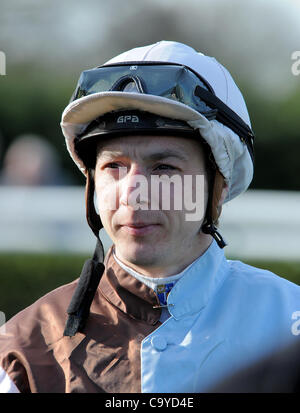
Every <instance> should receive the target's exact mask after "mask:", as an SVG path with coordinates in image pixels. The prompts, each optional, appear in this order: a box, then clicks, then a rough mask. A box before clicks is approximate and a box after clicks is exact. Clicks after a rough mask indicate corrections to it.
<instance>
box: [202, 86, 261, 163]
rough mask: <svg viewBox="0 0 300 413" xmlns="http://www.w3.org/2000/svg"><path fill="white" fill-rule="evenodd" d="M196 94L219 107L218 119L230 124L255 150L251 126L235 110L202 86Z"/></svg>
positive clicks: (251, 148) (215, 107)
mask: <svg viewBox="0 0 300 413" xmlns="http://www.w3.org/2000/svg"><path fill="white" fill-rule="evenodd" d="M194 93H195V96H198V97H199V98H200V99H202V100H204V102H205V103H207V104H208V105H209V106H210V107H212V108H213V109H217V111H218V112H217V115H216V119H217V120H220V122H221V123H223V124H224V125H226V126H228V127H229V128H230V129H232V130H233V131H234V132H236V133H237V135H238V136H239V137H240V138H241V139H242V140H244V141H245V143H247V146H248V149H250V150H249V152H250V154H251V152H253V139H254V135H253V132H252V130H251V129H250V127H249V126H248V125H247V124H246V123H245V122H244V121H243V119H241V118H240V117H239V116H238V115H237V114H236V113H235V112H234V111H233V110H231V109H230V108H229V107H228V106H227V105H225V103H223V102H222V101H221V100H220V99H219V98H218V97H217V96H215V95H213V94H211V93H210V92H208V91H207V90H205V89H203V88H202V87H200V86H197V87H196V89H195V92H194ZM251 156H252V155H251Z"/></svg>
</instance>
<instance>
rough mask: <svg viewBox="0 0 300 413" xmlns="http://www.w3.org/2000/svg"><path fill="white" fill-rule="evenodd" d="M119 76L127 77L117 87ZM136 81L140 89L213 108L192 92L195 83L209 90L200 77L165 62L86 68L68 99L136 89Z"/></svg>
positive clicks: (197, 107)
mask: <svg viewBox="0 0 300 413" xmlns="http://www.w3.org/2000/svg"><path fill="white" fill-rule="evenodd" d="M130 78H133V79H134V80H131V81H130ZM122 79H124V80H126V79H129V81H127V82H124V84H123V88H122V89H120V88H119V87H120V81H121V84H122ZM137 82H139V84H140V87H141V89H142V91H143V92H144V93H147V94H150V95H155V96H161V97H165V98H168V99H172V100H176V101H177V102H181V103H184V104H185V105H188V106H190V107H191V108H193V109H195V110H197V111H198V112H201V113H204V114H205V113H207V114H209V113H210V112H214V111H212V109H211V108H210V107H209V106H207V105H206V104H205V102H203V101H202V100H201V99H199V98H198V97H197V96H195V94H194V91H195V90H196V87H197V86H201V87H202V88H204V89H206V90H207V91H208V90H209V89H208V87H207V86H206V85H205V84H204V83H203V82H202V81H201V80H200V78H199V77H197V76H196V75H195V74H194V73H193V72H192V71H190V70H189V69H188V68H186V67H184V66H179V65H168V64H166V65H124V66H103V67H100V68H95V69H91V70H86V71H84V72H82V74H81V76H80V79H79V82H78V85H77V88H76V91H75V93H74V95H73V98H72V100H76V99H79V98H80V97H82V96H87V95H91V94H93V93H98V92H107V91H112V90H122V91H124V92H131V91H132V92H137V88H136V83H137Z"/></svg>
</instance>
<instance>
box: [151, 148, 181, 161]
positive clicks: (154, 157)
mask: <svg viewBox="0 0 300 413" xmlns="http://www.w3.org/2000/svg"><path fill="white" fill-rule="evenodd" d="M144 158H145V159H149V160H150V161H159V160H161V159H165V158H177V159H179V160H181V161H188V160H189V158H188V157H187V156H186V155H184V154H183V153H180V152H177V151H173V150H170V149H167V150H164V151H159V152H155V153H152V154H150V155H149V156H145V157H144Z"/></svg>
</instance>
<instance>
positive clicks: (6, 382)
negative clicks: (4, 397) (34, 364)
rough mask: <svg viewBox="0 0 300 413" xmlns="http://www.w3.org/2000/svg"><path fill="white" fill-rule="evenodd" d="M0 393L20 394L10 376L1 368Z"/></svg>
mask: <svg viewBox="0 0 300 413" xmlns="http://www.w3.org/2000/svg"><path fill="white" fill-rule="evenodd" d="M0 393H20V392H19V390H18V389H17V386H16V385H15V383H14V382H13V381H12V380H11V379H10V377H9V375H8V374H7V373H6V372H5V370H3V368H2V367H0Z"/></svg>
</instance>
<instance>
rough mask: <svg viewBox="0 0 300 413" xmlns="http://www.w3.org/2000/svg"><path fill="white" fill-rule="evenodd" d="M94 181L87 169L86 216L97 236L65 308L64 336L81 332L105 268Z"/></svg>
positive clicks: (92, 175) (91, 172)
mask: <svg viewBox="0 0 300 413" xmlns="http://www.w3.org/2000/svg"><path fill="white" fill-rule="evenodd" d="M94 191H95V182H94V174H93V171H92V170H90V169H89V170H88V171H87V182H86V191H85V199H86V216H87V221H88V224H89V226H90V227H91V229H92V231H93V233H94V234H95V236H96V238H97V244H96V248H95V251H94V255H93V258H92V259H88V260H87V261H86V262H85V263H84V266H83V268H82V272H81V275H80V278H79V281H78V284H77V287H76V290H75V292H74V294H73V297H72V299H71V302H70V304H69V307H68V309H67V313H68V319H67V322H66V326H65V330H64V336H70V337H71V336H74V335H75V334H76V333H77V332H83V331H84V327H85V325H86V322H87V319H88V316H89V314H90V307H91V304H92V301H93V299H94V296H95V293H96V291H97V288H98V285H99V282H100V279H101V277H102V274H103V272H104V270H105V267H104V264H103V261H104V248H103V245H102V242H101V240H100V237H99V231H100V229H101V228H102V223H101V220H100V217H99V215H98V214H97V212H96V210H95V205H94Z"/></svg>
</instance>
